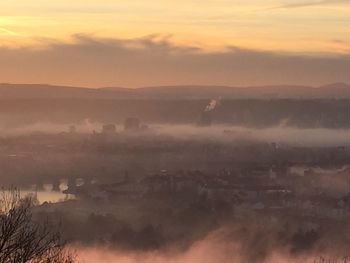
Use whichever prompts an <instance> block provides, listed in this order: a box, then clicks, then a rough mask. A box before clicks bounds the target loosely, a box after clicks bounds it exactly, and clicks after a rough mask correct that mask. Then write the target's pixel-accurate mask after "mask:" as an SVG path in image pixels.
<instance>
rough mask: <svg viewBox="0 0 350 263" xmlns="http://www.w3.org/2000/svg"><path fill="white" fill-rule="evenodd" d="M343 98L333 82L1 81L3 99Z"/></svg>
mask: <svg viewBox="0 0 350 263" xmlns="http://www.w3.org/2000/svg"><path fill="white" fill-rule="evenodd" d="M216 97H222V98H223V99H288V98H290V99H318V98H320V99H333V98H334V99H342V98H350V85H349V84H346V83H333V84H329V85H325V86H320V87H308V86H295V85H294V86H293V85H277V86H258V87H226V86H193V85H192V86H191V85H189V86H159V87H143V88H138V89H129V88H121V87H105V88H97V89H89V88H84V87H67V86H54V85H47V84H8V83H3V84H0V99H45V98H48V99H69V98H72V99H165V100H169V99H190V100H193V99H211V98H216Z"/></svg>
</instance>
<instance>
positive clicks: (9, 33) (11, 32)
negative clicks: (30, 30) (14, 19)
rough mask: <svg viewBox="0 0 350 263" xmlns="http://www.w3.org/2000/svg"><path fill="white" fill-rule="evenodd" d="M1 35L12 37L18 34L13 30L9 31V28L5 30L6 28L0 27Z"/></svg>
mask: <svg viewBox="0 0 350 263" xmlns="http://www.w3.org/2000/svg"><path fill="white" fill-rule="evenodd" d="M1 33H5V34H7V35H11V36H16V35H18V34H17V33H16V32H14V31H12V30H9V29H7V28H4V27H0V34H1Z"/></svg>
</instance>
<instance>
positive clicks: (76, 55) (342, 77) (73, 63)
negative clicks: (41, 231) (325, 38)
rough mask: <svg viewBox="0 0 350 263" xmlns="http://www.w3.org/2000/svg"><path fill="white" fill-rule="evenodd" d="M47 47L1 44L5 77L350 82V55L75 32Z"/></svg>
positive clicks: (144, 82) (122, 82)
mask: <svg viewBox="0 0 350 263" xmlns="http://www.w3.org/2000/svg"><path fill="white" fill-rule="evenodd" d="M42 41H43V42H44V43H45V45H46V47H45V48H40V49H39V48H36V49H34V48H29V47H27V48H17V49H13V48H12V49H11V48H6V47H1V48H0V61H2V63H1V64H0V82H17V83H18V82H22V83H23V82H24V83H38V82H41V83H43V82H44V83H55V84H64V85H79V86H93V87H97V86H130V87H138V86H149V85H180V84H206V85H211V84H215V85H239V86H242V85H263V84H267V85H272V84H281V83H289V84H305V85H309V84H311V85H318V84H324V83H329V82H335V81H342V82H350V54H343V55H329V54H328V55H310V54H287V53H273V52H265V51H257V50H249V49H242V48H239V47H227V48H226V50H224V51H220V52H219V51H218V52H204V51H202V50H200V49H198V48H195V47H188V46H178V45H174V44H172V43H171V42H170V40H169V37H166V38H164V37H161V36H157V35H154V36H148V37H143V38H137V39H101V38H95V37H91V36H86V35H75V36H74V41H73V42H70V43H66V42H60V41H55V40H52V41H48V40H42Z"/></svg>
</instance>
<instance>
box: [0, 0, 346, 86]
mask: <svg viewBox="0 0 350 263" xmlns="http://www.w3.org/2000/svg"><path fill="white" fill-rule="evenodd" d="M76 35H79V36H86V37H88V38H90V39H97V40H98V42H101V41H100V40H103V41H102V42H105V41H106V39H108V41H110V40H112V39H115V40H118V41H121V40H122V41H124V44H126V43H127V42H128V40H130V42H131V45H133V46H132V47H131V48H132V49H135V44H136V45H139V46H138V48H144V47H143V46H142V45H143V44H144V43H136V42H137V41H136V42H135V39H136V40H137V39H145V38H148V39H152V41H153V42H157V43H158V44H157V47H158V48H161V47H159V46H160V45H159V42H163V43H165V42H166V43H167V45H172V46H174V47H175V46H176V47H178V46H182V47H183V46H191V47H196V48H199V49H201V50H202V52H206V53H208V52H209V53H210V52H216V53H217V52H226V51H227V49H228V47H230V46H234V47H237V48H240V49H244V50H253V51H254V52H255V51H259V52H272V53H278V54H280V53H283V54H285V55H288V54H293V55H295V54H296V53H297V54H302V55H305V54H306V55H312V56H322V57H329V56H333V57H334V56H338V57H339V56H342V57H344V56H345V57H347V56H349V53H350V1H349V0H309V1H308V0H304V1H302V0H263V1H262V0H260V1H258V0H215V1H214V0H201V1H200V0H176V1H174V0H128V1H122V0H104V1H97V0H74V1H71V0H50V1H48V0H30V1H28V0H1V1H0V40H1V42H0V43H1V44H0V45H1V47H0V48H1V50H0V59H2V61H4V60H6V59H9V60H11V61H12V62H11V63H10V65H9V66H11V67H12V68H11V70H10V69H7V72H6V71H5V72H2V73H0V81H2V82H4V81H10V82H42V81H48V82H50V83H51V82H54V83H58V84H60V83H61V84H72V85H88V86H93V85H126V86H134V85H136V86H138V85H148V84H152V83H153V82H151V81H149V79H147V78H146V76H143V77H142V78H141V76H140V79H139V81H135V80H131V79H130V80H129V81H128V80H127V78H126V77H125V76H124V77H123V80H119V81H118V79H113V78H112V77H111V76H110V75H108V79H109V80H108V81H104V80H103V79H101V78H105V77H106V76H105V74H102V75H101V72H100V73H96V76H95V77H94V78H93V79H92V78H91V79H88V78H87V79H86V81H77V80H73V79H71V80H67V79H66V80H65V79H64V78H63V76H61V75H60V74H56V73H54V72H55V70H57V68H56V67H57V65H56V64H57V63H56V64H55V63H53V64H52V65H51V67H52V71H50V72H47V74H46V76H41V78H40V76H38V75H40V74H39V73H38V72H37V71H32V72H26V73H20V72H19V69H21V68H22V67H21V64H20V63H21V61H20V58H14V57H9V56H10V55H12V56H14V54H13V50H16V49H17V50H18V49H20V52H23V50H27V51H28V52H29V53H30V54H28V52H27V53H25V54H22V55H23V56H29V57H28V59H32V60H33V63H34V64H36V63H37V60H40V56H41V55H43V54H39V53H38V52H44V51H43V49H50V48H51V49H52V47H55V48H56V47H57V45H68V46H70V45H79V43H78V42H79V39H80V38H78V40H77V37H76ZM150 36H151V37H150ZM80 40H81V39H80ZM84 43H85V44H86V42H84ZM80 44H81V43H80ZM90 44H91V43H90ZM128 44H130V43H128ZM128 48H130V47H128ZM5 51H6V52H5ZM11 52H12V53H11ZM33 52H36V53H35V56H34V54H33ZM9 53H11V54H9ZM1 56H2V57H1ZM93 56H96V55H93ZM14 59H17V60H18V64H16V63H14V62H13V60H14ZM59 63H63V62H62V61H61V62H59ZM100 63H101V64H96V66H98V67H100V68H103V67H105V69H106V71H109V72H112V69H111V68H108V67H107V65H106V64H103V63H102V62H100ZM41 65H42V66H44V65H43V64H41ZM0 66H1V65H0ZM45 66H46V67H47V66H49V67H50V63H46V64H45ZM83 66H84V65H82V67H83ZM109 66H110V65H109ZM34 67H35V66H34ZM37 67H40V64H38V65H37ZM77 67H79V65H77ZM26 70H30V69H29V68H28V69H27V68H26ZM173 70H174V71H176V67H175V68H174V69H173ZM208 71H210V69H208ZM77 72H78V70H77ZM79 72H80V73H79V78H81V77H82V76H83V75H84V74H83V69H82V70H81V71H79ZM84 72H85V73H87V72H89V71H87V70H86V69H85V71H84ZM96 72H97V71H96ZM136 72H137V71H136ZM169 72H170V71H169ZM169 72H168V73H169ZM168 73H167V74H168ZM213 73H215V72H213ZM123 74H127V75H133V72H132V69H131V68H130V70H129V71H127V72H124V73H123ZM147 74H148V73H147ZM147 74H146V75H147ZM169 74H170V73H169ZM49 75H50V76H49ZM219 75H220V74H219ZM15 76H16V77H15ZM175 76H176V72H175ZM178 77H180V76H178ZM181 77H182V78H184V76H183V75H181ZM187 77H188V80H189V81H190V82H195V81H198V80H197V78H193V79H191V78H190V76H187ZM334 77H336V76H334ZM99 78H100V80H99ZM218 78H219V76H217V77H214V78H213V81H212V82H213V83H217V82H220V81H218ZM220 78H221V80H222V78H223V76H220ZM224 78H225V76H224ZM227 78H228V80H227V81H226V82H227V84H230V83H231V82H232V84H242V85H243V84H245V83H246V84H249V83H250V82H251V83H252V84H255V82H254V81H250V82H249V80H246V81H244V80H243V79H242V80H238V81H234V80H231V79H230V78H229V77H227ZM338 78H339V77H338ZM185 80H186V79H185ZM291 80H292V79H291ZM329 80H332V79H329ZM334 80H338V79H334ZM345 80H346V79H345ZM258 81H261V80H260V79H259V80H258ZM280 81H284V80H283V79H282V80H280ZM285 81H289V78H286V80H285ZM322 81H323V80H321V79H320V80H319V82H322ZM159 82H161V83H160V84H167V83H169V84H174V83H181V82H183V81H174V79H169V80H167V79H166V78H165V79H161V78H160V79H159ZM221 82H222V83H223V84H224V83H226V82H225V81H221ZM266 82H267V83H270V82H271V83H272V81H271V80H270V79H268V80H267V81H266ZM309 82H312V83H313V82H315V81H314V80H312V81H311V80H310V81H309ZM316 82H317V81H316Z"/></svg>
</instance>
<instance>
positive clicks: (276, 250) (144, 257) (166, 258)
mask: <svg viewBox="0 0 350 263" xmlns="http://www.w3.org/2000/svg"><path fill="white" fill-rule="evenodd" d="M231 234H232V233H230V231H229V230H228V229H226V228H223V229H220V230H217V231H214V232H212V233H210V234H209V235H208V236H207V237H205V238H204V239H202V240H199V241H196V242H194V243H193V244H192V246H190V247H189V248H188V249H186V250H185V251H182V250H180V249H178V248H175V247H172V248H168V249H164V250H156V251H135V250H129V251H123V250H118V249H115V248H108V247H107V246H105V247H103V246H99V247H79V246H78V247H76V248H75V250H76V251H77V254H78V259H79V260H80V261H81V262H84V263H109V262H118V263H138V262H144V263H194V262H201V263H213V262H219V263H251V262H255V263H301V262H302V263H319V262H320V263H321V262H323V263H324V262H347V261H346V259H347V258H346V256H343V255H339V254H338V255H334V254H333V253H332V252H331V251H328V252H327V251H322V252H318V251H317V249H310V250H308V251H305V252H303V253H300V254H291V253H290V252H289V251H288V250H287V249H286V248H283V247H282V246H280V247H279V245H278V244H273V242H271V240H268V239H270V238H271V237H269V236H264V237H263V238H262V239H261V238H260V240H259V238H256V237H255V239H252V240H249V241H248V242H247V241H246V239H249V238H251V237H247V236H244V235H243V236H241V237H233V236H230V235H231ZM254 234H256V233H254ZM265 241H266V243H264V242H265ZM247 243H249V244H248V245H247ZM337 260H338V261H337Z"/></svg>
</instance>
